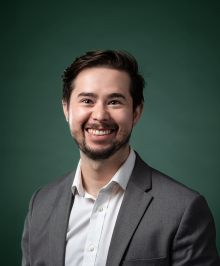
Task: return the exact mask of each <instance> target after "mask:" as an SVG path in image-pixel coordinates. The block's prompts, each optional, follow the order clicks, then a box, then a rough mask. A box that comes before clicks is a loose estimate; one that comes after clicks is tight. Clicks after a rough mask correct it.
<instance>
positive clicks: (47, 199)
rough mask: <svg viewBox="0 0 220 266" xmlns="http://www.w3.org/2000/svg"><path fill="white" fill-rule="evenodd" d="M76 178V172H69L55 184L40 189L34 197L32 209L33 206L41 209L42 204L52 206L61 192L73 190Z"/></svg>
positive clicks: (54, 182)
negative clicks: (64, 189) (67, 189)
mask: <svg viewBox="0 0 220 266" xmlns="http://www.w3.org/2000/svg"><path fill="white" fill-rule="evenodd" d="M74 176H75V171H71V172H68V173H66V174H64V175H62V176H61V177H60V178H58V179H56V180H54V181H53V182H51V183H49V184H47V185H45V186H43V187H41V188H40V189H38V190H37V191H36V192H35V193H34V195H33V197H32V200H31V204H30V205H31V206H30V208H32V205H34V206H35V207H37V206H39V207H40V206H41V205H42V204H47V205H49V204H50V203H51V204H52V203H53V202H54V200H55V199H56V197H57V194H58V193H59V191H61V190H62V189H63V188H64V187H69V190H70V189H71V185H72V182H73V179H74Z"/></svg>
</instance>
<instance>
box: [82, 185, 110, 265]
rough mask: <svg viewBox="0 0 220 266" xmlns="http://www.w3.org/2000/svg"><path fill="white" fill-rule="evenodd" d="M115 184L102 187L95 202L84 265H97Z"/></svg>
mask: <svg viewBox="0 0 220 266" xmlns="http://www.w3.org/2000/svg"><path fill="white" fill-rule="evenodd" d="M113 186H114V183H113V182H111V183H110V184H109V185H108V186H106V187H105V188H102V189H101V190H100V191H99V194H98V197H97V198H96V200H95V202H94V206H93V210H92V214H91V218H90V223H89V228H88V234H87V239H86V244H85V249H84V258H83V264H82V266H95V263H96V257H97V252H98V248H99V242H100V238H101V234H102V229H103V224H104V221H105V215H106V212H107V209H108V204H109V201H110V198H111V194H112V190H113Z"/></svg>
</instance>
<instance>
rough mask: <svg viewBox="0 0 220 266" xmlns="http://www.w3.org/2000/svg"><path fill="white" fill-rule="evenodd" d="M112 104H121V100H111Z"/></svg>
mask: <svg viewBox="0 0 220 266" xmlns="http://www.w3.org/2000/svg"><path fill="white" fill-rule="evenodd" d="M110 104H113V105H115V104H119V101H111V102H110Z"/></svg>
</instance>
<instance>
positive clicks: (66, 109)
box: [62, 100, 69, 122]
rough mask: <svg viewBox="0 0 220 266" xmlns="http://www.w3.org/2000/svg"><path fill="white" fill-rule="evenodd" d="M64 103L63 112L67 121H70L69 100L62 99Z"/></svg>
mask: <svg viewBox="0 0 220 266" xmlns="http://www.w3.org/2000/svg"><path fill="white" fill-rule="evenodd" d="M62 104H63V112H64V115H65V117H66V121H67V122H68V120H69V110H68V107H67V101H66V100H62Z"/></svg>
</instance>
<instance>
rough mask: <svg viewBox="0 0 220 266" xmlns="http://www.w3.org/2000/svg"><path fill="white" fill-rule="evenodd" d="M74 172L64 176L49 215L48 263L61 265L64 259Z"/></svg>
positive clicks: (54, 265)
mask: <svg viewBox="0 0 220 266" xmlns="http://www.w3.org/2000/svg"><path fill="white" fill-rule="evenodd" d="M74 176H75V173H74V172H72V173H70V175H69V176H68V177H67V178H66V182H65V183H64V184H63V185H62V186H61V187H60V189H59V191H58V193H57V197H56V200H55V202H54V207H53V210H52V213H51V217H50V258H49V265H51V266H63V265H64V260H65V247H66V232H67V226H68V221H69V215H70V211H71V207H72V203H73V197H72V191H71V185H72V182H73V178H74Z"/></svg>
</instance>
